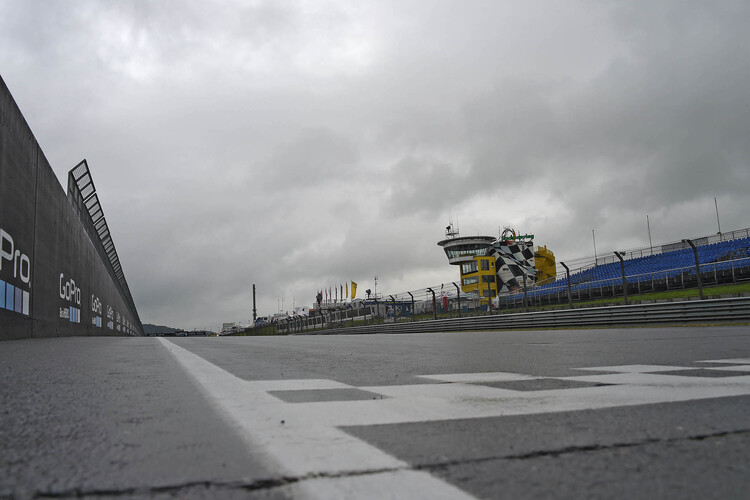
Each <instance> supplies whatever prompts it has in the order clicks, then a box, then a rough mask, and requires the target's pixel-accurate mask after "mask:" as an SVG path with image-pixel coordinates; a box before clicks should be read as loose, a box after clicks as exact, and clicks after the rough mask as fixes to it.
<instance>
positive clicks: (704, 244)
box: [509, 229, 750, 303]
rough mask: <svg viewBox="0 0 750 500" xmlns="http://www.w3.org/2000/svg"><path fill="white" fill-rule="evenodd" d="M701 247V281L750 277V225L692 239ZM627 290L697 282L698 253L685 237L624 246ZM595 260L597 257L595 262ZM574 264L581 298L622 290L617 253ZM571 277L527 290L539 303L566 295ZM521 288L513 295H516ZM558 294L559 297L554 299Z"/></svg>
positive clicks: (574, 282) (573, 274)
mask: <svg viewBox="0 0 750 500" xmlns="http://www.w3.org/2000/svg"><path fill="white" fill-rule="evenodd" d="M692 241H693V242H694V244H695V245H696V247H697V253H698V261H699V263H700V274H701V280H702V282H703V284H706V285H713V284H720V283H736V282H738V281H747V280H750V229H742V230H738V231H732V232H730V233H721V234H716V235H710V236H703V237H700V238H694V239H692ZM622 253H623V254H624V267H625V280H626V283H627V290H628V294H636V293H642V292H648V291H661V290H670V289H677V288H690V287H695V286H696V285H697V276H696V263H695V254H694V252H693V249H692V248H691V247H690V245H689V244H688V243H687V240H683V241H680V242H673V243H668V244H664V245H661V246H659V247H654V248H651V247H644V248H637V249H633V250H629V251H627V252H622ZM592 261H593V262H592ZM576 264H578V265H579V267H577V268H576V269H571V274H570V287H571V294H572V295H573V296H576V295H577V296H578V297H579V298H581V297H583V298H598V297H607V296H609V297H612V296H616V295H622V293H623V290H622V285H623V278H622V268H621V266H620V261H619V260H618V259H617V257H616V256H615V255H614V254H613V255H611V256H607V257H605V258H601V257H600V258H598V259H589V260H588V262H586V261H585V260H584V259H580V260H578V261H577V262H576ZM567 286H568V281H567V277H566V276H565V275H564V274H563V275H558V276H557V277H556V279H555V280H554V281H552V282H549V283H546V284H543V285H540V286H537V287H534V288H531V289H529V290H528V291H527V296H528V297H531V298H532V300H534V301H535V302H539V303H552V302H558V301H559V300H560V298H561V297H560V296H561V295H563V296H564V297H563V300H567V298H566V297H567ZM519 295H522V294H521V293H520V292H517V293H515V294H513V295H511V296H510V297H509V299H510V300H516V299H517V297H518V296H519ZM555 299H557V300H555Z"/></svg>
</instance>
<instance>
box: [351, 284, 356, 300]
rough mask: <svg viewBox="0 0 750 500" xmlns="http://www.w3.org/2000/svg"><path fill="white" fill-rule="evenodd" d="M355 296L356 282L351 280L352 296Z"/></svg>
mask: <svg viewBox="0 0 750 500" xmlns="http://www.w3.org/2000/svg"><path fill="white" fill-rule="evenodd" d="M356 296H357V284H356V283H355V282H353V281H352V298H355V297H356Z"/></svg>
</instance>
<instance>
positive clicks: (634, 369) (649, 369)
mask: <svg viewBox="0 0 750 500" xmlns="http://www.w3.org/2000/svg"><path fill="white" fill-rule="evenodd" d="M694 369H695V368H692V367H689V366H666V365H621V366H593V367H589V368H576V370H591V371H600V372H616V373H656V372H671V371H677V370H694Z"/></svg>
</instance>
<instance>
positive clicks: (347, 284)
mask: <svg viewBox="0 0 750 500" xmlns="http://www.w3.org/2000/svg"><path fill="white" fill-rule="evenodd" d="M344 285H346V298H347V299H348V298H349V283H344Z"/></svg>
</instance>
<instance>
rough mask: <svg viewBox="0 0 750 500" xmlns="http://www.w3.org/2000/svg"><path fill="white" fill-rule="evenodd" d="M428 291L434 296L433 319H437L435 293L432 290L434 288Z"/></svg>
mask: <svg viewBox="0 0 750 500" xmlns="http://www.w3.org/2000/svg"><path fill="white" fill-rule="evenodd" d="M427 291H428V292H430V293H431V294H432V319H437V307H436V305H435V292H434V291H433V290H432V288H428V289H427Z"/></svg>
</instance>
